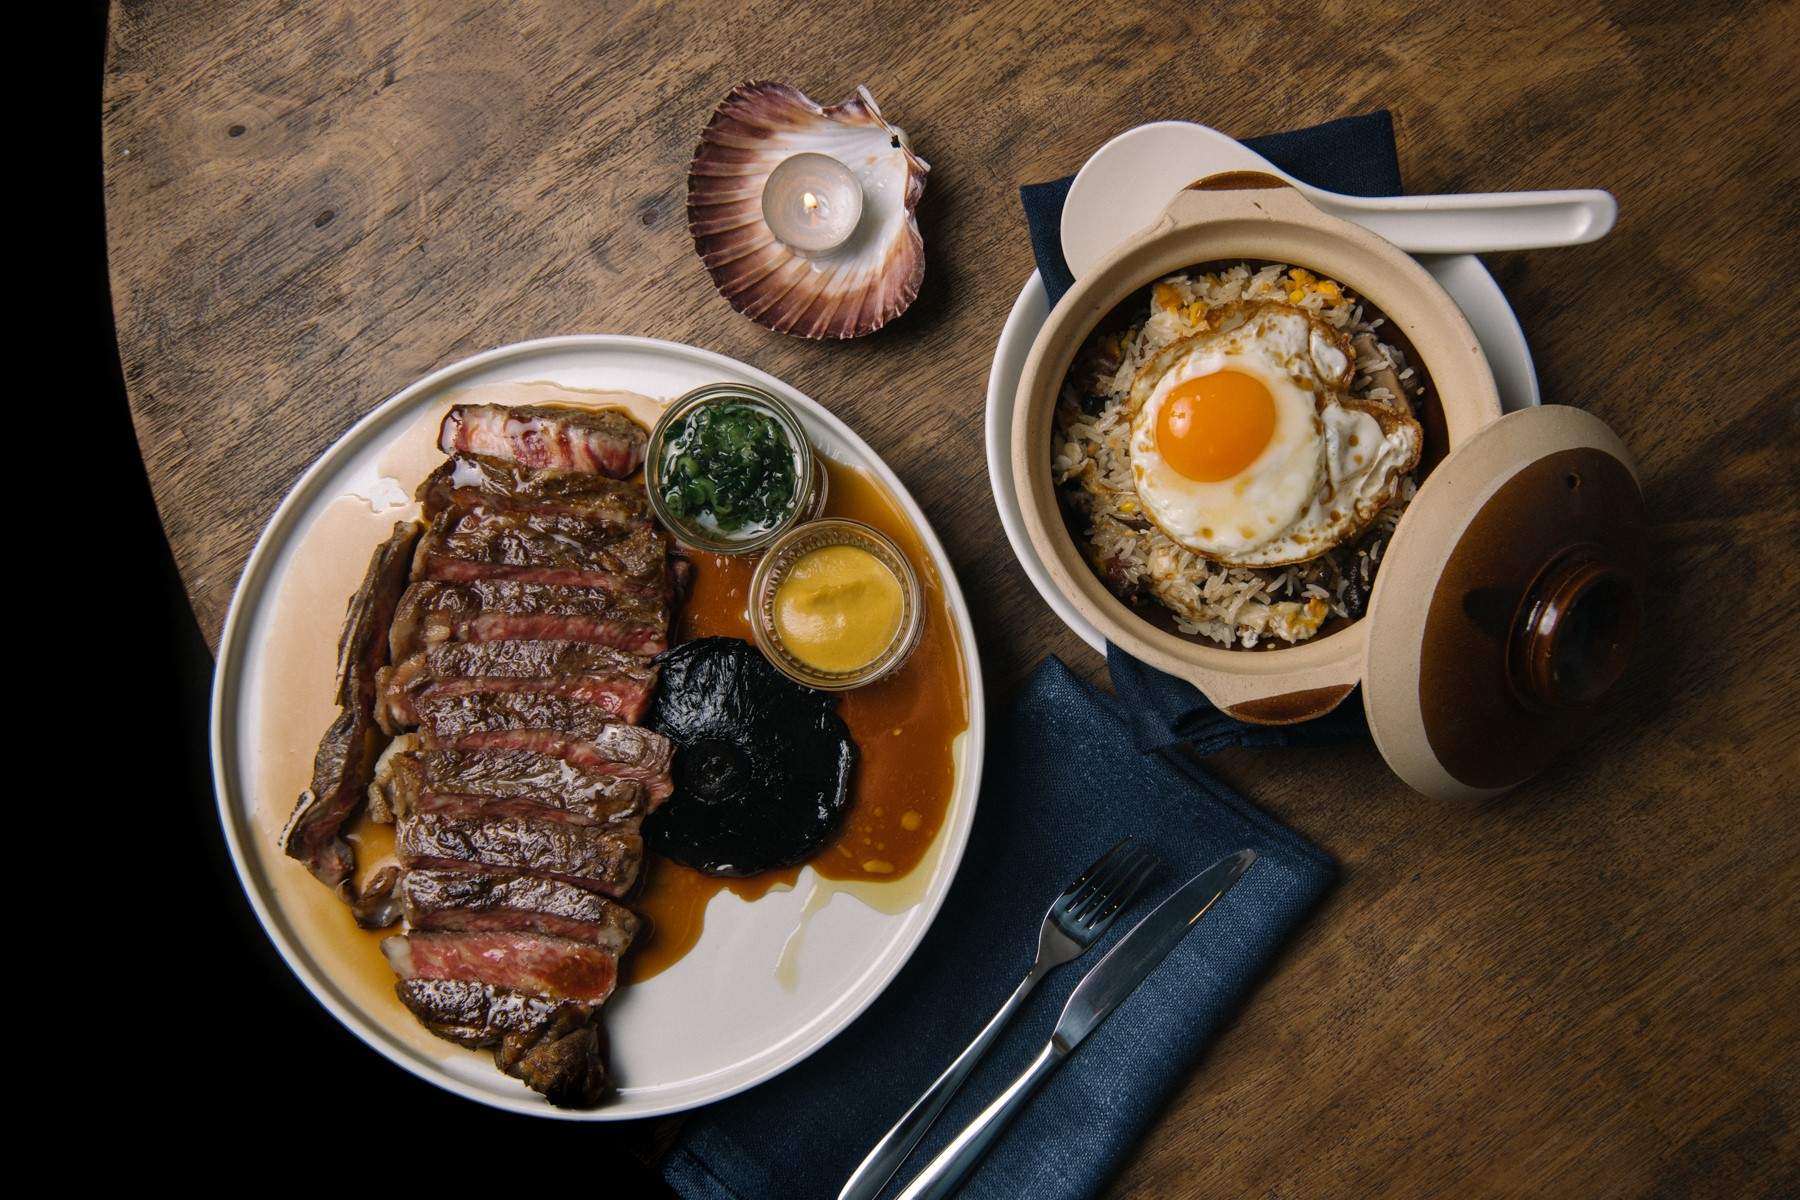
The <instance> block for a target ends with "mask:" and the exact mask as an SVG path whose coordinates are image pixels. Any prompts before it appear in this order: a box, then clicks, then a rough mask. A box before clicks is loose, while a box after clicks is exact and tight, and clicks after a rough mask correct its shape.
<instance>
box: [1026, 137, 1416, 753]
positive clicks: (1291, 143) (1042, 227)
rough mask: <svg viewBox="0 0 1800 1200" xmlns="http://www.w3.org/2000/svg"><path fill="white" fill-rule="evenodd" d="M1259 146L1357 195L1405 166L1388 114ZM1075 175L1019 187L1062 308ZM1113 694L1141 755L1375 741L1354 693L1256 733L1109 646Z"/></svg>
mask: <svg viewBox="0 0 1800 1200" xmlns="http://www.w3.org/2000/svg"><path fill="white" fill-rule="evenodd" d="M1244 145H1246V146H1248V147H1250V148H1251V149H1252V150H1254V151H1256V152H1257V153H1258V154H1260V155H1262V156H1263V157H1264V158H1266V159H1268V160H1269V161H1270V162H1272V163H1274V164H1275V165H1276V166H1277V167H1280V168H1281V169H1282V170H1283V171H1286V172H1287V173H1288V174H1289V175H1292V176H1293V177H1294V178H1296V179H1302V180H1305V181H1306V182H1307V183H1310V184H1312V185H1313V186H1315V187H1322V188H1325V189H1326V190H1328V191H1333V192H1343V193H1346V194H1347V195H1352V196H1397V195H1399V194H1400V192H1401V186H1400V158H1399V155H1398V154H1397V153H1396V152H1395V148H1394V122H1393V118H1391V117H1390V116H1389V115H1388V113H1387V111H1386V110H1385V109H1378V110H1376V111H1375V112H1371V113H1364V114H1362V115H1361V116H1357V117H1344V118H1342V119H1341V120H1337V121H1327V122H1326V123H1325V124H1323V125H1314V126H1312V127H1311V128H1308V129H1296V130H1294V131H1292V132H1291V133H1272V134H1268V135H1266V136H1264V137H1254V138H1246V139H1244ZM1074 181H1075V177H1074V176H1073V175H1071V176H1069V177H1068V178H1066V179H1057V180H1053V181H1051V182H1050V183H1029V184H1026V185H1025V186H1024V187H1022V188H1020V189H1019V199H1020V202H1021V203H1022V204H1023V205H1024V208H1025V221H1026V224H1027V225H1029V226H1030V228H1031V252H1032V254H1033V256H1035V257H1036V259H1037V267H1038V274H1039V275H1040V276H1042V277H1043V280H1044V289H1045V291H1047V292H1048V293H1049V295H1050V303H1051V305H1052V306H1055V304H1056V302H1057V301H1059V300H1061V299H1062V297H1063V293H1064V292H1066V291H1068V290H1069V288H1070V287H1071V286H1073V285H1074V283H1075V278H1074V276H1073V275H1071V274H1070V273H1069V264H1068V263H1067V262H1065V261H1063V253H1062V210H1063V205H1064V203H1066V202H1067V201H1068V198H1069V185H1070V184H1072V183H1073V182H1074ZM1106 664H1107V668H1108V670H1110V671H1111V673H1112V682H1113V688H1114V690H1115V691H1117V692H1118V693H1119V697H1120V699H1122V700H1124V701H1126V704H1125V709H1126V711H1127V712H1129V713H1130V714H1131V718H1132V730H1133V734H1134V737H1135V740H1136V742H1137V746H1138V748H1139V749H1140V750H1146V751H1148V750H1164V749H1167V748H1169V747H1170V746H1173V745H1175V744H1177V743H1186V744H1187V745H1188V746H1189V747H1191V748H1192V749H1193V750H1194V751H1195V752H1196V753H1198V754H1211V753H1213V752H1215V751H1217V750H1223V749H1225V748H1226V747H1227V746H1295V745H1316V744H1318V743H1321V742H1335V741H1342V740H1344V739H1346V738H1358V737H1367V736H1368V732H1369V727H1368V724H1367V723H1366V722H1365V720H1364V718H1363V711H1362V701H1361V697H1360V695H1352V696H1350V697H1349V698H1347V699H1346V700H1345V701H1344V702H1343V703H1342V704H1340V705H1339V706H1338V707H1337V708H1336V709H1335V710H1333V711H1332V712H1331V713H1329V714H1327V715H1326V716H1324V717H1321V718H1319V719H1318V720H1316V721H1308V722H1305V723H1303V724H1300V725H1286V726H1269V725H1249V724H1246V723H1244V722H1242V721H1238V720H1234V719H1232V718H1231V717H1228V716H1226V715H1225V714H1224V713H1221V712H1220V711H1219V710H1218V709H1217V708H1215V707H1214V706H1213V704H1212V702H1211V701H1209V700H1208V699H1207V698H1206V697H1205V696H1202V695H1201V694H1200V691H1199V689H1198V688H1196V687H1194V685H1193V684H1191V683H1186V682H1184V681H1182V680H1180V679H1176V678H1174V677H1172V676H1169V675H1165V674H1163V673H1162V672H1161V671H1158V670H1155V669H1154V668H1152V667H1147V666H1145V665H1144V664H1143V663H1141V662H1138V661H1137V660H1136V659H1134V658H1132V657H1131V656H1129V655H1127V654H1126V653H1125V652H1124V651H1122V650H1120V649H1119V648H1118V647H1117V646H1113V645H1108V646H1107V648H1106Z"/></svg>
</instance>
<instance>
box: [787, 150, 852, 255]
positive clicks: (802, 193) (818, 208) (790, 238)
mask: <svg viewBox="0 0 1800 1200" xmlns="http://www.w3.org/2000/svg"><path fill="white" fill-rule="evenodd" d="M862 208H863V191H862V184H861V183H860V182H859V181H858V180H857V178H856V174H855V173H854V172H853V171H851V170H850V168H849V167H846V166H845V165H844V164H843V163H841V162H839V161H838V160H837V159H835V158H832V157H831V156H830V155H828V154H816V153H813V152H812V151H804V152H802V153H799V154H794V155H790V156H788V157H787V158H785V159H783V160H782V161H781V163H780V164H779V165H778V166H777V167H776V168H775V169H774V170H773V171H772V172H770V173H769V179H768V182H767V183H765V184H764V185H763V195H762V209H763V220H764V221H766V222H767V223H768V226H769V231H770V232H771V233H773V234H774V235H775V237H776V238H777V240H779V241H780V242H781V243H782V244H783V245H786V246H788V247H790V248H792V249H794V250H798V251H800V252H801V253H803V254H824V253H827V252H829V251H832V250H835V249H837V247H839V246H841V245H843V244H844V243H845V242H847V241H849V240H850V235H851V234H853V233H855V232H856V226H857V222H859V221H860V220H861V219H862Z"/></svg>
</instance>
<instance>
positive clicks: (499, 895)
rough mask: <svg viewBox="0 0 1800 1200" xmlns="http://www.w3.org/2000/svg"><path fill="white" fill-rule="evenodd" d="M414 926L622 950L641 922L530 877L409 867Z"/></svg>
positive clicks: (599, 899) (408, 900)
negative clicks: (521, 934)
mask: <svg viewBox="0 0 1800 1200" xmlns="http://www.w3.org/2000/svg"><path fill="white" fill-rule="evenodd" d="M401 899H402V901H403V902H404V904H405V906H406V919H407V920H408V921H410V922H411V923H412V927H413V928H414V929H462V930H475V929H515V930H535V931H537V932H539V933H552V934H557V935H559V936H561V937H566V938H569V939H571V940H573V941H578V942H592V943H594V944H595V945H598V946H604V947H605V948H607V949H609V950H611V951H612V952H613V953H614V954H623V953H625V948H626V947H627V946H629V945H630V944H631V939H632V938H633V937H634V936H636V934H637V931H638V928H639V926H640V924H641V921H640V920H639V918H638V916H637V914H635V913H633V912H632V911H631V910H630V909H627V908H625V907H624V906H623V905H619V904H614V903H613V902H612V901H611V900H608V899H606V898H605V897H603V896H601V895H599V894H597V893H595V892H590V891H588V890H586V889H585V888H578V887H574V886H572V885H570V884H567V883H561V882H559V881H557V880H554V879H538V878H535V877H533V876H529V875H508V874H500V873H495V872H490V871H409V872H407V875H406V879H405V881H404V882H403V883H402V884H401Z"/></svg>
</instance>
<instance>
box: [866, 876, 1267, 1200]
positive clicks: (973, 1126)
mask: <svg viewBox="0 0 1800 1200" xmlns="http://www.w3.org/2000/svg"><path fill="white" fill-rule="evenodd" d="M1255 861H1256V851H1254V850H1239V851H1238V852H1237V853H1236V854H1230V855H1227V856H1225V857H1224V858H1222V859H1220V860H1219V861H1218V862H1216V863H1214V864H1213V865H1212V866H1210V867H1208V868H1206V870H1204V871H1202V872H1200V874H1198V875H1196V876H1194V877H1193V878H1192V879H1190V880H1188V881H1187V882H1186V883H1185V884H1183V885H1182V886H1181V889H1180V890H1179V891H1177V892H1176V893H1175V894H1174V895H1173V896H1170V897H1169V898H1168V899H1167V900H1164V901H1163V902H1162V903H1161V904H1159V905H1157V907H1156V911H1155V912H1152V913H1151V914H1150V915H1149V916H1147V917H1145V918H1144V919H1143V920H1142V921H1139V922H1138V923H1137V925H1136V926H1135V927H1134V928H1133V929H1132V931H1131V932H1130V933H1128V934H1126V935H1125V936H1124V937H1122V938H1120V939H1119V942H1118V944H1117V945H1116V946H1114V947H1113V948H1112V949H1111V950H1109V951H1107V954H1106V957H1105V958H1103V959H1101V960H1100V961H1099V962H1098V963H1096V964H1095V965H1094V969H1093V970H1091V971H1089V972H1088V973H1087V975H1086V976H1084V977H1083V978H1082V981H1081V983H1080V984H1079V985H1077V986H1076V988H1075V992H1074V994H1073V995H1071V996H1070V997H1069V1002H1068V1003H1067V1004H1065V1005H1064V1006H1063V1011H1062V1018H1061V1019H1060V1020H1059V1021H1057V1023H1056V1032H1055V1033H1053V1034H1051V1035H1050V1044H1049V1045H1047V1046H1045V1047H1044V1049H1043V1051H1042V1052H1041V1053H1040V1054H1039V1055H1038V1056H1037V1059H1036V1060H1035V1061H1034V1062H1032V1064H1031V1065H1030V1066H1029V1067H1027V1068H1025V1073H1024V1074H1023V1075H1021V1076H1019V1077H1018V1078H1017V1079H1015V1080H1013V1082H1012V1086H1011V1087H1009V1088H1007V1089H1006V1090H1005V1091H1004V1092H1002V1093H1000V1096H999V1098H998V1099H996V1100H995V1101H994V1102H993V1103H992V1104H990V1105H988V1106H987V1107H986V1108H985V1109H983V1110H982V1111H981V1115H980V1116H978V1117H976V1118H975V1119H974V1120H973V1121H971V1122H970V1123H969V1126H968V1128H966V1129H964V1130H963V1131H962V1132H961V1133H959V1134H957V1135H956V1138H955V1140H954V1141H952V1142H951V1143H950V1144H949V1145H948V1146H945V1147H944V1148H943V1150H942V1151H940V1152H939V1154H938V1156H937V1157H936V1158H934V1159H932V1160H931V1165H930V1166H928V1167H926V1168H925V1169H924V1170H923V1171H921V1172H920V1173H919V1177H918V1178H917V1179H914V1180H913V1181H912V1183H911V1184H909V1185H908V1186H907V1188H906V1190H905V1191H904V1192H901V1193H900V1197H899V1200H942V1197H945V1196H948V1195H949V1194H950V1193H951V1192H953V1191H955V1190H956V1189H957V1187H958V1186H959V1185H960V1184H961V1183H962V1181H963V1177H964V1176H966V1175H967V1174H968V1173H969V1171H970V1170H971V1169H973V1168H974V1166H975V1164H976V1163H978V1162H980V1161H981V1157H982V1155H984V1154H986V1153H987V1152H988V1149H989V1148H990V1147H991V1146H992V1145H993V1144H994V1142H995V1141H996V1140H997V1139H998V1138H999V1136H1000V1134H1001V1132H1002V1131H1004V1130H1005V1128H1006V1127H1007V1125H1009V1124H1010V1123H1011V1122H1012V1119H1013V1118H1014V1117H1016V1116H1018V1115H1019V1111H1020V1110H1021V1109H1023V1108H1024V1107H1025V1105H1026V1103H1027V1102H1029V1101H1030V1099H1031V1096H1032V1093H1034V1092H1036V1091H1037V1089H1038V1087H1039V1085H1041V1084H1042V1083H1043V1082H1044V1080H1046V1079H1048V1078H1049V1077H1050V1072H1052V1071H1054V1070H1056V1068H1057V1067H1058V1066H1060V1065H1061V1063H1062V1060H1063V1059H1065V1058H1067V1057H1068V1056H1069V1055H1070V1054H1071V1053H1072V1052H1073V1051H1074V1049H1075V1047H1077V1046H1079V1045H1080V1044H1081V1040H1082V1039H1083V1038H1085V1037H1086V1036H1087V1035H1088V1034H1090V1033H1092V1032H1093V1031H1094V1029H1095V1028H1096V1027H1097V1026H1099V1024H1100V1022H1102V1021H1104V1020H1106V1018H1107V1017H1108V1016H1110V1015H1111V1014H1112V1010H1113V1009H1115V1008H1117V1007H1119V1003H1120V1002H1121V1001H1123V1000H1124V999H1125V997H1127V996H1129V995H1131V993H1133V992H1135V991H1137V988H1138V985H1139V984H1140V983H1142V982H1144V978H1145V977H1146V976H1148V975H1149V974H1150V972H1151V971H1154V970H1155V969H1156V967H1157V964H1159V963H1161V962H1162V960H1163V959H1165V958H1167V957H1168V956H1169V951H1171V950H1173V949H1175V947H1176V945H1177V944H1178V943H1180V941H1181V939H1182V938H1184V937H1186V936H1187V932H1188V930H1190V929H1192V928H1193V927H1194V925H1195V923H1196V922H1198V921H1199V920H1200V918H1201V917H1203V916H1205V915H1206V910H1207V909H1209V908H1211V907H1212V906H1213V904H1214V903H1215V902H1216V901H1217V900H1218V899H1219V897H1220V896H1223V895H1224V894H1225V893H1226V892H1228V891H1230V890H1231V887H1232V885H1233V884H1235V883H1236V882H1237V881H1238V880H1239V879H1241V878H1243V875H1244V872H1245V871H1248V870H1249V869H1250V864H1251V863H1253V862H1255Z"/></svg>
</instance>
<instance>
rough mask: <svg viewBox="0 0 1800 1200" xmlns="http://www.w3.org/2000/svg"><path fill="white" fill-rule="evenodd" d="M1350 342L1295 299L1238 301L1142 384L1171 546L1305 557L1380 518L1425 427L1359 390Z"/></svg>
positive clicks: (1134, 448) (1136, 476) (1147, 469)
mask: <svg viewBox="0 0 1800 1200" xmlns="http://www.w3.org/2000/svg"><path fill="white" fill-rule="evenodd" d="M1355 370H1356V359H1355V354H1354V352H1353V350H1352V349H1351V346H1350V341H1349V339H1348V338H1347V337H1345V336H1344V335H1343V334H1341V333H1339V332H1338V331H1337V330H1335V329H1333V328H1332V327H1331V326H1330V325H1327V324H1326V323H1325V322H1323V321H1321V320H1319V319H1318V318H1317V317H1315V316H1313V315H1311V314H1310V313H1307V312H1305V311H1303V310H1301V309H1298V308H1294V307H1292V306H1290V305H1286V304H1280V303H1272V302H1262V303H1255V304H1246V305H1241V306H1232V307H1231V308H1230V309H1229V310H1227V311H1225V312H1223V313H1222V314H1218V319H1217V327H1215V328H1212V329H1208V330H1205V331H1203V332H1201V333H1198V334H1195V335H1194V336H1192V337H1187V338H1183V339H1180V340H1178V341H1176V342H1173V343H1171V344H1170V345H1168V346H1166V347H1164V348H1163V349H1162V350H1161V351H1160V352H1159V353H1158V354H1157V355H1156V356H1155V357H1153V358H1152V359H1151V360H1150V361H1149V362H1147V363H1145V364H1144V366H1143V367H1142V368H1140V369H1139V371H1138V373H1137V376H1136V379H1135V380H1134V381H1133V384H1132V392H1131V406H1132V410H1133V416H1132V426H1131V472H1132V477H1133V480H1134V482H1135V484H1136V487H1137V494H1138V499H1139V501H1140V502H1141V503H1142V505H1143V507H1144V511H1145V513H1146V515H1147V516H1149V518H1150V519H1151V520H1152V521H1154V522H1155V523H1156V525H1157V527H1158V528H1160V529H1161V530H1162V531H1163V532H1164V533H1166V534H1167V535H1168V536H1169V537H1170V538H1171V539H1172V540H1174V541H1176V542H1179V543H1180V544H1181V545H1183V546H1186V547H1187V548H1189V549H1190V550H1193V551H1194V552H1195V553H1197V554H1201V555H1204V556H1205V557H1207V558H1210V559H1214V560H1216V561H1218V562H1222V563H1227V564H1230V565H1233V566H1246V567H1270V566H1282V565H1285V564H1288V563H1296V562H1304V561H1306V560H1308V559H1311V558H1317V557H1318V556H1319V555H1321V554H1323V553H1325V552H1326V551H1327V550H1330V549H1331V548H1332V547H1334V546H1337V545H1341V544H1342V543H1343V542H1345V541H1347V540H1349V539H1350V538H1351V537H1353V536H1355V535H1356V534H1357V533H1359V532H1360V531H1361V530H1362V529H1363V528H1364V527H1366V526H1367V525H1368V524H1369V523H1370V522H1371V521H1373V520H1374V519H1375V516H1376V514H1378V513H1379V512H1380V511H1381V510H1382V509H1383V508H1384V507H1386V506H1387V505H1388V503H1389V502H1391V501H1392V500H1393V499H1394V497H1395V495H1396V494H1398V492H1399V489H1400V485H1401V481H1402V480H1403V479H1404V478H1405V477H1406V475H1407V474H1408V473H1409V472H1410V471H1411V470H1412V469H1413V467H1414V466H1416V465H1417V464H1418V461H1419V447H1420V443H1421V442H1422V440H1423V437H1422V433H1421V431H1420V428H1419V423H1418V422H1417V421H1416V420H1414V419H1413V417H1412V415H1411V413H1409V412H1406V411H1403V409H1404V401H1402V402H1401V403H1400V404H1399V405H1389V404H1384V403H1381V402H1379V401H1374V400H1367V399H1362V398H1358V397H1355V396H1352V395H1351V394H1350V382H1351V378H1352V376H1353V375H1354V373H1355Z"/></svg>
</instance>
